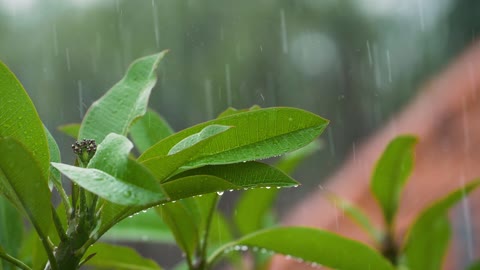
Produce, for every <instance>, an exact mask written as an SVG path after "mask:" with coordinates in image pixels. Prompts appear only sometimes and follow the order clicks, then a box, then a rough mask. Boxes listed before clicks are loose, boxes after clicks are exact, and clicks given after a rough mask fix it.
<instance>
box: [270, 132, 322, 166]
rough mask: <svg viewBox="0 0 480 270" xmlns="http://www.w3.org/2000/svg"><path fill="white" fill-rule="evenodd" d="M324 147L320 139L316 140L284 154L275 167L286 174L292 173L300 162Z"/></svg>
mask: <svg viewBox="0 0 480 270" xmlns="http://www.w3.org/2000/svg"><path fill="white" fill-rule="evenodd" d="M322 148H323V144H322V143H321V142H320V141H319V140H314V141H313V142H311V143H309V144H307V145H306V146H304V147H302V148H300V149H298V150H295V151H293V152H291V153H287V154H285V155H284V156H282V158H280V160H279V161H278V162H277V164H275V167H277V168H278V169H280V170H282V171H283V172H285V173H286V174H292V173H293V172H294V171H295V169H297V167H298V165H299V164H300V163H302V162H303V161H304V160H305V159H306V158H308V157H310V156H311V155H312V154H314V153H315V152H317V151H319V150H320V149H322Z"/></svg>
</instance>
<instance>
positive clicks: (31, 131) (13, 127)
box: [0, 61, 50, 190]
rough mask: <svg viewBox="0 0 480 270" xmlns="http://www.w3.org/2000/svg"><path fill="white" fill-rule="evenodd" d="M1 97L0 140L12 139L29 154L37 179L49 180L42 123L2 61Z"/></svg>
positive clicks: (47, 157)
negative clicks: (37, 171) (38, 173)
mask: <svg viewBox="0 0 480 270" xmlns="http://www.w3.org/2000/svg"><path fill="white" fill-rule="evenodd" d="M0 96H1V98H0V108H1V109H0V123H1V124H0V138H2V137H11V138H14V139H15V140H16V141H18V142H19V143H20V144H21V145H22V148H24V149H25V150H26V151H28V152H30V153H32V154H31V155H30V156H31V157H30V160H34V162H35V163H37V164H38V165H37V166H38V167H39V169H40V174H41V176H40V177H38V178H36V179H37V180H45V181H48V174H49V168H50V164H49V161H50V157H49V151H48V144H47V137H46V135H45V131H44V129H43V124H42V122H41V120H40V117H39V116H38V113H37V111H36V109H35V106H34V105H33V103H32V101H31V100H30V98H29V97H28V94H27V92H26V91H25V89H24V88H23V86H22V85H21V84H20V82H19V81H18V79H17V78H16V77H15V75H14V74H13V73H12V72H11V71H10V70H9V69H8V67H7V66H5V64H3V63H2V62H1V61H0ZM2 155H4V156H5V155H6V154H5V153H2ZM7 156H8V155H7ZM18 162H23V161H21V160H18ZM1 189H2V188H1V187H0V190H1Z"/></svg>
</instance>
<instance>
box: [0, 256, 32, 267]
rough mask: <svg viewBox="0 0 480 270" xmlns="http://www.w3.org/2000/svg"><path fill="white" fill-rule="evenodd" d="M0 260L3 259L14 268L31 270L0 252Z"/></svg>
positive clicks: (17, 260)
mask: <svg viewBox="0 0 480 270" xmlns="http://www.w3.org/2000/svg"><path fill="white" fill-rule="evenodd" d="M0 258H2V259H4V260H5V261H7V262H9V263H11V264H13V265H15V266H16V267H18V268H20V269H23V270H32V269H31V268H30V267H29V266H28V265H26V264H24V263H23V262H22V261H20V260H19V259H17V258H15V257H13V256H11V255H10V254H7V253H4V252H0Z"/></svg>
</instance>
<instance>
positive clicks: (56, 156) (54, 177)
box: [45, 127, 63, 190]
mask: <svg viewBox="0 0 480 270" xmlns="http://www.w3.org/2000/svg"><path fill="white" fill-rule="evenodd" d="M45 134H46V135H47V142H48V150H49V152H50V162H60V161H61V156H60V149H59V148H58V144H57V142H56V141H55V139H54V138H53V136H52V134H51V133H50V131H48V129H47V128H46V127H45ZM53 186H55V188H56V189H57V190H63V187H62V175H61V173H60V171H59V170H57V169H55V168H54V167H53V166H51V165H50V174H49V178H48V187H49V188H50V190H52V188H53Z"/></svg>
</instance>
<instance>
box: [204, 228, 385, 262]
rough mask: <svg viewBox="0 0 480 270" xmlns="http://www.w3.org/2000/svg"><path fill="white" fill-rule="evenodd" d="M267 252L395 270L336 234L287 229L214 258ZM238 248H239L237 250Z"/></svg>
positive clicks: (250, 238) (248, 239)
mask: <svg viewBox="0 0 480 270" xmlns="http://www.w3.org/2000/svg"><path fill="white" fill-rule="evenodd" d="M244 246H245V247H247V248H248V249H250V250H253V251H255V250H266V251H272V252H275V253H279V254H283V255H286V256H290V257H293V258H298V259H301V260H302V261H305V262H306V263H309V264H312V263H315V264H317V265H323V266H326V267H331V268H336V269H342V270H358V269H375V270H383V269H385V270H393V269H394V268H393V266H392V265H391V264H390V262H389V261H388V260H387V259H385V258H383V256H382V255H381V254H379V253H377V252H376V251H375V250H373V249H372V248H370V247H368V246H366V245H364V244H361V243H360V242H357V241H353V240H350V239H347V238H344V237H341V236H338V235H336V234H334V233H330V232H326V231H321V230H317V229H312V228H302V227H284V228H274V229H266V230H262V231H258V232H255V233H253V234H249V235H247V236H245V237H243V238H241V239H239V240H237V241H234V242H232V243H229V244H227V245H225V246H223V248H221V249H219V250H217V251H216V253H215V254H214V255H212V256H211V258H210V260H209V261H210V262H212V260H213V259H214V258H215V256H216V255H220V254H224V252H225V251H232V250H235V249H237V250H241V249H244V248H243V247H244ZM236 247H237V248H236Z"/></svg>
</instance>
